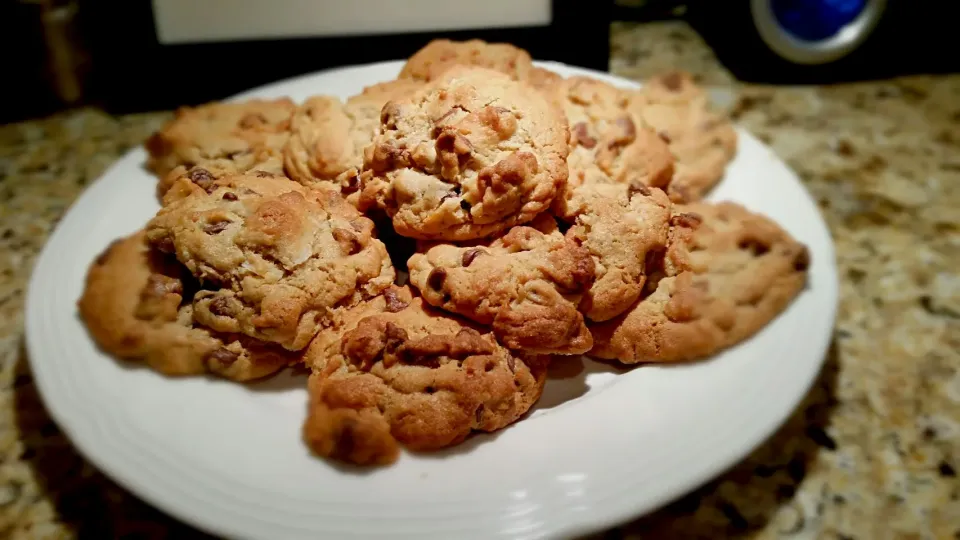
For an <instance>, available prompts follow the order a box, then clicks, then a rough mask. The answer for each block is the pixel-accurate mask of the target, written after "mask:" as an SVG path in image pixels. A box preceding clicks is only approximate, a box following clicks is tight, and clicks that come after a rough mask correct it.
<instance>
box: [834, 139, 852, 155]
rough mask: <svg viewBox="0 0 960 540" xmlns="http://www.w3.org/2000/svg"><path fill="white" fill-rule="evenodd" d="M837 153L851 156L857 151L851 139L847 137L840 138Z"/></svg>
mask: <svg viewBox="0 0 960 540" xmlns="http://www.w3.org/2000/svg"><path fill="white" fill-rule="evenodd" d="M837 153H838V154H840V155H841V156H847V157H850V156H852V155H854V154H855V153H856V151H855V150H854V148H853V144H851V143H850V141H848V140H846V139H840V141H839V142H838V143H837Z"/></svg>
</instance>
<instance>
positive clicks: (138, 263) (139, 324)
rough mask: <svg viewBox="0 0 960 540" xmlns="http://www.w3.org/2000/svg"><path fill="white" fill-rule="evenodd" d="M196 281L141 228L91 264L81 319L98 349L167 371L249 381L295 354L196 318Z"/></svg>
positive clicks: (284, 363)
mask: <svg viewBox="0 0 960 540" xmlns="http://www.w3.org/2000/svg"><path fill="white" fill-rule="evenodd" d="M195 290H196V284H195V283H194V282H193V280H192V277H191V276H190V274H189V273H188V272H186V270H185V269H184V268H183V267H182V266H181V265H180V264H178V263H177V261H176V259H174V258H173V257H171V256H169V255H164V254H162V253H160V252H159V251H156V250H154V249H152V248H151V247H150V245H149V244H148V243H147V242H146V235H145V234H144V232H143V231H139V232H137V233H135V234H133V235H131V236H129V237H126V238H122V239H119V240H117V241H116V242H114V243H113V244H112V245H110V246H109V247H108V248H107V249H106V250H105V251H104V252H103V253H101V254H100V256H99V257H98V258H97V260H96V261H94V263H93V264H92V265H91V267H90V269H89V271H88V273H87V278H86V285H85V287H84V290H83V295H82V296H81V297H80V300H79V301H78V303H77V306H78V308H79V312H80V318H81V319H82V320H83V322H84V323H85V324H86V326H87V329H88V330H89V332H90V335H91V336H92V337H93V339H94V341H95V342H96V343H97V345H99V346H100V348H101V349H102V350H103V351H105V352H107V353H109V354H112V355H114V356H116V357H118V358H121V359H124V360H131V361H140V362H143V363H144V364H146V365H147V366H148V367H150V368H151V369H153V370H155V371H158V372H160V373H163V374H165V375H170V376H180V375H199V374H203V373H212V374H214V375H217V376H220V377H224V378H227V379H231V380H236V381H248V380H253V379H258V378H261V377H265V376H267V375H270V374H272V373H275V372H277V371H279V370H281V369H283V368H284V367H286V366H287V365H289V364H291V363H295V362H298V361H299V357H298V356H296V355H293V354H291V353H289V352H288V351H285V350H284V349H282V348H280V347H276V346H272V345H269V344H266V343H262V342H258V341H256V340H253V339H250V338H248V337H246V336H240V335H236V334H222V333H217V332H213V331H211V330H210V329H208V328H205V327H203V326H201V325H199V324H197V323H196V321H195V320H194V319H193V306H192V304H191V297H192V295H193V293H194V291H195Z"/></svg>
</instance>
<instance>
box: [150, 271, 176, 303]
mask: <svg viewBox="0 0 960 540" xmlns="http://www.w3.org/2000/svg"><path fill="white" fill-rule="evenodd" d="M142 294H143V295H145V296H150V297H153V298H160V297H162V296H165V295H167V294H183V282H181V281H180V280H179V279H176V278H172V277H170V276H165V275H163V274H150V276H149V277H148V278H147V284H146V285H144V287H143V293H142Z"/></svg>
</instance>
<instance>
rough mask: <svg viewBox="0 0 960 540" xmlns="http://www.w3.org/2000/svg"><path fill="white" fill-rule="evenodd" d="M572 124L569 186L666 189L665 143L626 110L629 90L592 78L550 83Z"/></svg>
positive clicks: (669, 170) (668, 157)
mask: <svg viewBox="0 0 960 540" xmlns="http://www.w3.org/2000/svg"><path fill="white" fill-rule="evenodd" d="M553 89H554V92H555V93H556V94H555V95H556V98H555V99H556V102H557V103H558V104H559V105H560V106H561V107H562V108H563V111H564V113H565V114H566V117H567V123H568V124H569V125H570V156H569V157H568V159H567V163H568V164H569V166H570V180H569V182H568V187H567V189H568V190H572V189H575V188H576V187H577V186H580V185H583V184H586V183H591V182H601V183H614V184H623V185H628V186H633V187H640V186H647V187H657V188H665V187H666V186H667V185H668V184H669V183H670V180H671V178H672V177H673V162H674V160H673V155H672V154H671V153H670V149H669V148H668V147H667V144H666V143H665V142H664V141H663V140H662V139H661V138H660V137H659V136H658V135H657V133H656V132H655V131H653V130H652V129H651V128H650V127H649V126H647V125H646V123H645V122H644V121H643V119H642V118H641V117H639V116H637V115H635V114H634V113H633V112H631V110H630V109H629V107H628V105H629V102H630V100H629V96H630V93H629V92H627V91H625V90H622V89H619V88H616V87H615V86H612V85H610V84H607V83H605V82H603V81H600V80H597V79H592V78H590V77H570V78H568V79H564V80H563V81H561V82H559V83H558V84H556V85H554V86H553Z"/></svg>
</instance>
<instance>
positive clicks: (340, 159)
mask: <svg viewBox="0 0 960 540" xmlns="http://www.w3.org/2000/svg"><path fill="white" fill-rule="evenodd" d="M421 86H422V83H420V82H417V81H414V80H409V79H400V80H395V81H389V82H385V83H380V84H377V85H374V86H370V87H368V88H365V89H364V90H363V92H361V93H360V94H357V95H356V96H353V97H351V98H350V99H348V100H347V102H346V103H341V101H340V100H339V99H337V98H336V97H332V96H314V97H312V98H310V99H308V100H307V101H306V102H305V103H304V104H303V105H301V106H300V107H299V108H298V109H297V111H296V113H294V115H293V119H292V121H291V132H292V134H291V137H290V140H289V141H287V144H286V146H285V147H284V149H283V162H284V167H285V169H286V172H287V174H288V175H289V176H290V178H291V179H293V180H296V181H297V182H300V183H301V184H304V185H311V184H315V183H318V182H325V183H330V184H332V185H335V186H337V188H338V189H339V190H340V191H341V193H342V194H343V195H344V196H345V197H347V198H348V199H349V198H351V196H352V195H353V194H355V193H358V192H359V189H360V178H359V174H360V168H361V167H362V165H363V152H364V150H365V149H366V148H367V147H368V146H369V145H370V143H371V142H373V137H374V135H375V134H376V133H377V129H378V128H379V127H380V110H381V109H382V108H383V106H384V105H385V104H386V103H387V102H388V101H390V100H392V99H398V98H401V97H403V96H405V95H407V94H410V93H412V92H413V91H414V90H416V89H417V88H419V87H421Z"/></svg>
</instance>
